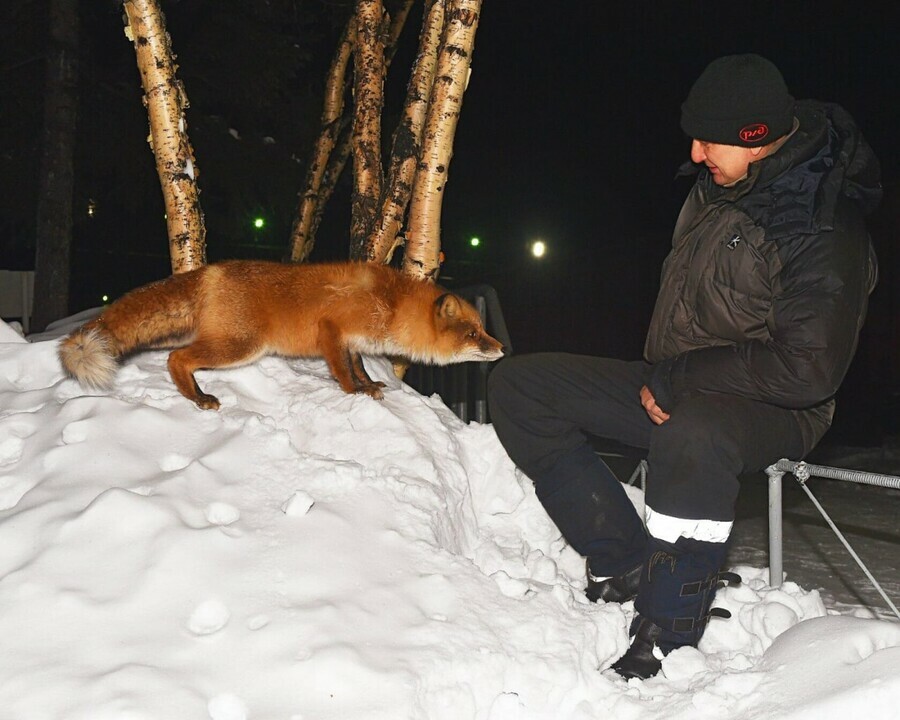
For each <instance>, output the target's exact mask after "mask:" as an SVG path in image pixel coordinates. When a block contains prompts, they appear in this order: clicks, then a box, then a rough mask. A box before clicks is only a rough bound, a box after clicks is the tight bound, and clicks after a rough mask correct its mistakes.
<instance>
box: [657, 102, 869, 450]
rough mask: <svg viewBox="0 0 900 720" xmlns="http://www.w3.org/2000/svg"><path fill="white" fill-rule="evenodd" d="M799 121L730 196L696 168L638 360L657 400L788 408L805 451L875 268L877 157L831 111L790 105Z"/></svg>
mask: <svg viewBox="0 0 900 720" xmlns="http://www.w3.org/2000/svg"><path fill="white" fill-rule="evenodd" d="M796 117H797V119H798V120H799V127H798V129H797V130H796V131H795V132H794V134H793V135H792V136H791V137H790V139H789V140H788V141H787V143H786V144H785V145H783V146H782V147H781V149H780V150H779V151H778V152H777V153H775V154H774V155H771V156H769V157H767V158H765V159H763V160H761V161H759V162H757V163H752V164H751V165H750V173H749V175H748V177H747V179H745V180H744V181H742V182H740V183H738V184H737V185H736V186H735V187H733V188H720V187H718V186H717V185H715V183H713V182H712V179H711V176H710V174H709V172H708V171H707V170H706V168H705V167H704V168H702V169H701V171H700V176H699V177H698V179H697V182H696V183H695V185H694V187H693V189H692V190H691V193H690V195H689V196H688V198H687V200H686V201H685V204H684V207H683V208H682V211H681V214H680V216H679V218H678V222H677V224H676V227H675V233H674V238H673V242H672V251H671V253H670V254H669V256H668V258H667V259H666V261H665V264H664V265H663V270H662V282H661V287H660V292H659V296H658V298H657V301H656V307H655V309H654V312H653V318H652V320H651V323H650V329H649V333H648V336H647V342H646V345H645V349H644V356H645V359H646V360H647V361H648V362H650V363H653V367H652V375H651V376H650V377H648V385H649V387H650V390H651V391H652V392H653V394H654V396H655V397H656V400H657V403H658V404H659V405H660V407H662V408H663V409H664V410H666V411H669V412H671V411H672V410H673V409H674V408H676V407H677V406H678V403H679V402H681V401H682V400H683V399H684V398H686V397H689V396H691V395H693V394H696V393H720V394H725V395H737V396H741V397H746V398H751V399H754V400H759V401H761V402H765V403H771V404H772V405H777V406H779V407H784V408H789V409H792V410H794V411H795V413H796V416H797V419H798V421H799V422H800V425H801V429H802V431H803V433H804V439H805V440H806V445H807V449H811V448H812V447H813V445H814V444H815V443H816V442H818V440H819V439H820V438H821V437H822V435H823V434H824V432H825V431H826V430H827V429H828V427H829V426H830V424H831V418H832V414H833V410H834V402H833V397H834V394H835V392H837V389H838V386H839V385H840V383H841V381H842V380H843V378H844V375H845V374H846V372H847V369H848V367H849V365H850V361H851V359H852V358H853V354H854V352H855V351H856V345H857V340H858V337H859V331H860V328H861V326H862V324H863V320H864V319H865V315H866V309H867V306H868V297H869V294H870V293H871V291H872V289H873V288H874V286H875V281H876V277H877V264H876V260H875V254H874V252H873V250H872V246H871V243H870V241H869V236H868V233H867V231H866V228H865V225H864V222H863V218H864V216H865V215H866V214H868V213H869V212H870V211H871V210H873V209H874V208H875V207H876V206H877V205H878V202H879V201H880V199H881V186H880V178H879V167H878V161H877V159H876V158H875V155H874V154H873V152H872V150H871V148H870V147H869V145H868V143H866V141H865V139H864V138H863V137H862V135H861V134H860V132H859V130H858V129H857V127H856V125H855V124H854V122H853V120H852V118H851V117H850V116H849V115H848V114H847V113H846V112H845V111H844V110H843V109H841V108H840V107H839V106H837V105H829V104H824V103H817V102H813V101H801V102H798V103H797V111H796Z"/></svg>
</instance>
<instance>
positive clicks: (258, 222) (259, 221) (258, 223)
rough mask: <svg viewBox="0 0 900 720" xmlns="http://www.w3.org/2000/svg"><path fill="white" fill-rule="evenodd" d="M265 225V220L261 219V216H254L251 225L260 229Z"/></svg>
mask: <svg viewBox="0 0 900 720" xmlns="http://www.w3.org/2000/svg"><path fill="white" fill-rule="evenodd" d="M265 225H266V221H265V219H263V218H261V217H258V218H255V219H254V220H253V227H255V228H256V229H257V230H262V229H263V228H264V227H265Z"/></svg>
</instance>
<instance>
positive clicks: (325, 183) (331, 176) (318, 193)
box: [290, 0, 414, 262]
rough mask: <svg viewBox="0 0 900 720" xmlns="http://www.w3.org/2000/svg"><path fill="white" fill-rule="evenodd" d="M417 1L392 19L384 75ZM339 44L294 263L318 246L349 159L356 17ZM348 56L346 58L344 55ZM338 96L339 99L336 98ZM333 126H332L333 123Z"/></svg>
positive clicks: (295, 234)
mask: <svg viewBox="0 0 900 720" xmlns="http://www.w3.org/2000/svg"><path fill="white" fill-rule="evenodd" d="M413 2H414V0H402V2H401V3H400V4H399V5H398V6H397V8H396V10H395V11H394V15H393V16H392V17H391V20H390V26H389V28H388V31H387V35H388V38H387V42H386V45H385V49H384V66H385V71H386V70H387V68H388V67H390V64H391V60H392V59H393V57H394V53H395V52H396V49H397V41H398V40H399V38H400V33H401V32H402V31H403V27H404V25H405V24H406V19H407V17H408V16H409V11H410V9H411V8H412V5H413ZM350 27H352V28H353V32H352V33H351V32H348V29H345V31H344V35H342V37H341V41H340V43H339V44H338V51H337V53H335V57H334V59H333V60H332V64H331V67H330V69H329V72H328V79H327V81H326V92H325V109H324V110H323V113H322V130H321V132H320V135H319V138H318V140H317V141H316V147H315V150H314V153H313V158H312V160H311V164H310V169H309V171H307V176H306V181H305V184H304V190H303V191H302V194H301V203H300V209H299V211H298V214H297V219H296V220H295V221H294V226H293V228H292V231H291V240H290V247H291V253H290V257H291V260H292V261H293V262H302V261H304V260H306V259H307V258H308V257H309V255H310V253H311V252H312V249H313V245H314V244H315V237H316V231H317V230H318V228H319V222H320V220H321V218H322V211H323V210H324V208H325V205H326V204H327V202H328V199H329V198H330V197H331V195H332V193H333V192H334V187H335V185H336V184H337V181H338V178H339V177H340V176H341V173H342V172H343V170H344V167H345V166H346V164H347V160H348V159H349V157H350V148H351V138H350V131H351V129H352V120H353V119H352V113H353V107H352V106H351V107H350V108H349V109H348V108H347V106H346V104H345V103H344V100H343V98H344V95H345V94H346V88H348V87H349V85H350V83H349V82H348V80H347V77H346V74H347V65H348V60H349V54H350V52H352V51H353V44H354V42H355V39H356V36H355V28H356V15H355V14H354V16H353V17H352V18H351V19H350V21H349V22H348V28H350ZM344 53H346V54H344ZM337 93H340V95H339V96H338V97H337V98H336V97H335V96H336V95H337ZM338 98H339V101H340V105H341V114H340V115H337V114H336V113H335V107H336V100H337V99H338ZM332 122H333V123H334V124H333V125H332V124H331V123H332Z"/></svg>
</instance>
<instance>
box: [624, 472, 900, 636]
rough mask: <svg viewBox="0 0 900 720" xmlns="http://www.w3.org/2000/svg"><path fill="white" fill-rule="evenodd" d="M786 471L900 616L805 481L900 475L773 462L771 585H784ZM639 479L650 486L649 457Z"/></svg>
mask: <svg viewBox="0 0 900 720" xmlns="http://www.w3.org/2000/svg"><path fill="white" fill-rule="evenodd" d="M786 472H789V473H791V474H792V475H793V476H794V477H795V478H797V482H798V483H800V486H801V487H802V488H803V490H804V492H805V493H806V494H807V496H809V499H810V500H811V501H812V503H813V505H815V506H816V509H817V510H818V511H819V512H820V513H821V514H822V517H823V518H825V522H826V523H828V526H829V527H830V528H831V529H832V531H833V532H834V534H835V535H836V536H837V538H838V539H839V540H840V541H841V543H842V544H843V545H844V547H845V548H846V549H847V552H849V553H850V556H851V557H852V558H853V559H854V560H855V561H856V563H857V565H859V567H860V568H861V569H862V571H863V573H865V575H866V577H867V578H868V579H869V582H871V583H872V586H873V587H874V588H875V590H877V591H878V593H879V594H880V595H881V597H882V599H883V600H884V601H885V603H887V606H888V607H889V608H890V609H891V611H892V612H893V613H894V615H896V616H897V618H898V619H900V610H898V609H897V606H896V605H895V604H894V603H893V601H892V600H891V599H890V598H889V597H888V595H887V593H886V592H885V591H884V589H883V588H882V587H881V585H880V584H879V582H878V581H877V580H876V579H875V577H874V576H873V575H872V573H871V572H870V571H869V568H868V567H866V565H865V563H864V562H863V561H862V560H861V559H860V557H859V555H857V553H856V551H854V550H853V548H852V547H851V546H850V543H849V542H848V541H847V538H846V537H844V534H843V533H842V532H841V531H840V530H839V529H838V527H837V525H835V524H834V521H833V520H832V519H831V517H830V516H829V515H828V513H827V512H826V511H825V508H824V507H822V504H821V503H820V502H819V501H818V500H817V499H816V497H815V495H813V493H812V491H811V490H810V489H809V488H808V487H807V485H806V481H807V480H809V478H810V477H812V476H815V477H821V478H828V479H831V480H845V481H847V482H854V483H861V484H864V485H878V486H880V487H887V488H893V489H895V490H900V477H898V476H896V475H882V474H879V473H870V472H864V471H862V470H847V469H845V468H838V467H831V466H828V465H810V464H809V463H806V462H803V461H800V462H797V461H794V460H787V459H781V460H779V461H778V462H777V463H773V464H772V465H770V466H769V467H767V468H766V475H767V476H768V478H769V585H771V586H772V587H776V588H777V587H781V584H782V582H783V581H784V547H783V545H784V522H783V519H782V510H781V508H782V478H783V477H784V474H785V473H786ZM638 479H640V487H641V489H642V490H646V489H647V461H646V460H640V461H639V462H638V464H637V467H635V469H634V472H632V473H631V476H630V477H629V478H628V484H629V485H634V484H635V482H637V480H638Z"/></svg>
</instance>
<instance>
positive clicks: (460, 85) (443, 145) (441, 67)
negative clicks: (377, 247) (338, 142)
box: [403, 0, 481, 281]
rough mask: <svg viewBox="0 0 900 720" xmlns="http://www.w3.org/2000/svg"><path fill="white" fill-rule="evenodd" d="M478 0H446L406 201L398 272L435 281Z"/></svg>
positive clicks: (479, 8)
mask: <svg viewBox="0 0 900 720" xmlns="http://www.w3.org/2000/svg"><path fill="white" fill-rule="evenodd" d="M480 12H481V0H451V2H450V10H449V18H448V21H447V23H446V27H445V30H444V38H443V42H442V44H441V49H440V53H439V55H438V66H437V71H436V77H435V80H434V87H433V88H432V91H431V102H430V103H429V108H428V117H427V119H426V123H425V137H424V141H423V148H422V157H421V160H420V163H419V170H418V172H417V173H416V180H415V184H414V185H413V191H412V203H411V205H410V211H409V215H410V219H409V230H408V232H407V238H406V250H405V252H404V254H403V271H404V272H405V273H407V274H408V275H411V276H413V277H418V278H420V279H428V280H432V281H433V280H435V279H437V276H438V274H439V273H440V251H441V229H440V220H441V204H442V202H443V193H444V188H445V187H446V185H447V170H448V167H449V165H450V158H451V157H452V155H453V138H454V135H455V134H456V125H457V122H458V120H459V113H460V109H461V107H462V99H463V93H464V92H465V89H466V85H467V84H468V78H469V69H470V67H471V61H472V49H473V48H474V46H475V31H476V30H477V28H478V20H479V17H480Z"/></svg>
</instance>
